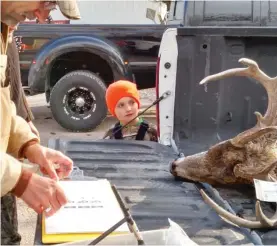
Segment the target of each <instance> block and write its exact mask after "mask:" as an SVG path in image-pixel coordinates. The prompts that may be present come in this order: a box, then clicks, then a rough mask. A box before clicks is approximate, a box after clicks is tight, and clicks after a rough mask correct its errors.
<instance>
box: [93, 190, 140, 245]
mask: <svg viewBox="0 0 277 246" xmlns="http://www.w3.org/2000/svg"><path fill="white" fill-rule="evenodd" d="M111 187H112V190H113V192H114V194H115V196H116V199H117V200H118V202H119V205H120V207H121V209H122V211H123V214H124V218H123V219H121V220H120V221H119V222H117V223H116V224H115V225H113V226H112V227H111V228H110V229H108V230H107V231H105V232H104V233H102V234H101V235H100V236H99V237H97V238H96V239H94V240H93V241H92V242H90V243H89V244H88V245H97V244H98V243H99V242H100V241H102V240H103V239H104V238H106V237H107V236H109V235H110V234H111V233H112V232H113V231H115V230H116V229H117V228H118V227H120V226H121V225H122V224H123V223H125V222H127V224H128V227H129V229H130V231H131V232H132V233H134V235H135V237H136V240H137V242H138V245H145V242H144V240H143V238H142V235H141V233H140V232H139V229H138V227H137V225H136V222H135V221H134V219H133V218H132V215H131V214H130V212H129V209H128V208H127V207H126V206H125V204H124V202H123V200H122V198H121V196H120V194H119V193H118V191H117V189H116V187H115V186H114V185H112V186H111Z"/></svg>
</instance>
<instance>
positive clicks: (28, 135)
mask: <svg viewBox="0 0 277 246" xmlns="http://www.w3.org/2000/svg"><path fill="white" fill-rule="evenodd" d="M10 103H11V110H12V122H11V130H10V137H9V143H8V148H7V153H9V154H10V155H12V156H13V157H15V158H16V159H21V158H24V156H23V155H22V150H23V149H24V148H25V147H26V146H29V145H32V144H36V143H39V142H40V140H39V138H38V137H37V136H36V135H35V134H34V133H33V132H32V131H31V128H30V127H29V125H28V123H27V122H26V121H25V120H24V119H23V118H21V117H20V116H18V115H16V108H15V105H14V103H13V102H12V101H10Z"/></svg>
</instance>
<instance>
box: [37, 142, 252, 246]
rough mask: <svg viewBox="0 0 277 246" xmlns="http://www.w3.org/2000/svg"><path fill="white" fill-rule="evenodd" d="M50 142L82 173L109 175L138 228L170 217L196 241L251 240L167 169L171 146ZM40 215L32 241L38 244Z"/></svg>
mask: <svg viewBox="0 0 277 246" xmlns="http://www.w3.org/2000/svg"><path fill="white" fill-rule="evenodd" d="M49 147H51V148H54V149H57V150H60V151H62V152H63V153H65V154H66V155H68V156H69V157H70V158H72V159H73V161H74V165H76V166H78V167H79V168H81V169H82V170H84V173H85V175H88V176H94V177H97V178H107V179H108V180H110V181H111V182H112V183H113V184H114V185H116V186H117V188H118V190H119V192H120V194H121V196H122V197H123V199H124V200H125V203H126V205H127V206H128V207H130V211H131V214H132V215H133V218H134V219H135V221H136V223H137V225H138V227H139V229H140V230H142V231H145V230H154V229H160V228H164V227H167V226H169V224H168V218H170V219H172V220H173V221H175V222H177V223H178V224H179V225H180V226H182V227H183V228H184V230H185V231H186V232H187V234H188V235H189V236H190V237H191V239H192V240H194V241H195V242H196V243H198V244H202V245H203V244H205V245H207V244H210V245H231V244H232V245H233V244H249V245H252V243H251V241H250V240H249V239H248V238H247V237H245V235H243V233H242V232H241V231H240V230H239V229H236V228H235V227H233V226H231V225H229V224H227V223H225V222H224V221H223V220H221V219H220V218H219V217H218V216H217V214H215V212H214V211H213V210H211V209H210V208H209V207H208V206H207V205H206V204H205V202H204V201H203V200H202V197H201V195H200V193H199V191H198V189H197V187H196V185H194V184H192V183H187V182H183V181H176V180H174V178H173V177H172V175H171V174H170V173H169V171H168V170H169V164H170V162H171V161H172V160H173V159H174V158H176V157H177V156H176V155H175V154H174V153H173V151H172V149H171V148H169V147H166V146H163V145H161V144H158V143H154V142H140V141H120V140H99V141H84V140H80V141H78V140H67V139H50V142H49ZM39 220H40V217H39V218H38V223H37V228H36V235H35V242H34V244H35V245H37V244H42V243H41V226H40V222H39Z"/></svg>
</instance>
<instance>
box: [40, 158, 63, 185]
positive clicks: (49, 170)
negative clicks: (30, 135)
mask: <svg viewBox="0 0 277 246" xmlns="http://www.w3.org/2000/svg"><path fill="white" fill-rule="evenodd" d="M41 171H42V172H43V173H44V174H47V175H48V176H49V177H50V178H51V179H53V180H56V181H57V180H58V179H59V178H58V175H57V173H56V170H55V167H54V165H53V163H52V161H51V160H47V159H46V158H45V160H44V161H43V165H41Z"/></svg>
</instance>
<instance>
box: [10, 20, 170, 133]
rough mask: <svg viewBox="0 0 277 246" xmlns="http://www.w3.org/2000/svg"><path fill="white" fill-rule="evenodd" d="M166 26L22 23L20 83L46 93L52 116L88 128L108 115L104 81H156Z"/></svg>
mask: <svg viewBox="0 0 277 246" xmlns="http://www.w3.org/2000/svg"><path fill="white" fill-rule="evenodd" d="M164 30H165V26H160V25H152V26H143V25H142V26H116V25H114V26H113V25H102V26H101V25H100V26H97V25H59V24H43V25H36V24H24V25H20V26H19V28H18V31H17V32H16V33H15V38H16V41H17V44H18V47H19V51H20V63H21V72H22V83H23V86H24V87H25V89H27V90H28V91H29V92H30V93H31V94H37V93H44V92H45V93H46V99H47V101H48V102H49V101H50V106H51V110H52V113H53V116H54V118H55V119H56V121H57V122H58V123H59V124H60V125H61V126H63V127H64V128H66V129H68V130H73V131H88V130H90V129H93V128H95V127H96V126H97V125H99V124H100V123H101V121H102V120H103V119H104V118H105V117H106V114H107V109H106V105H105V90H106V87H107V86H108V85H109V84H110V83H112V82H114V81H116V80H118V79H128V80H131V81H133V82H136V83H137V85H138V88H139V89H145V88H152V87H155V70H156V60H157V56H158V51H159V44H160V41H161V37H162V34H163V32H164Z"/></svg>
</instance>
